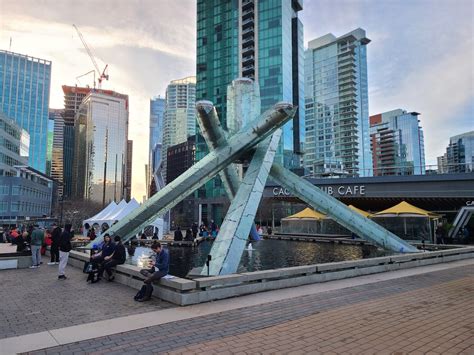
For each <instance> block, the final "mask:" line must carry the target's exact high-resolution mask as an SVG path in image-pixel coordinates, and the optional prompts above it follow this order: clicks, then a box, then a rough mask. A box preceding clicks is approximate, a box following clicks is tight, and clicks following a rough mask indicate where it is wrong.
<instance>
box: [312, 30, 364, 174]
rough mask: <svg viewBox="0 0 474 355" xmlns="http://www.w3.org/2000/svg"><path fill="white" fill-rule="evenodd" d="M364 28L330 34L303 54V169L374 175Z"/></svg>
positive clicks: (325, 172)
mask: <svg viewBox="0 0 474 355" xmlns="http://www.w3.org/2000/svg"><path fill="white" fill-rule="evenodd" d="M369 42H370V40H369V39H368V38H367V37H366V34H365V31H364V30H363V29H360V28H358V29H356V30H354V31H352V32H349V33H347V34H345V35H343V36H340V37H335V36H334V35H333V34H331V33H330V34H327V35H325V36H322V37H320V38H317V39H315V40H312V41H310V42H309V43H308V49H307V50H306V52H305V68H304V72H305V119H306V145H305V155H304V166H305V170H306V171H307V173H309V174H314V175H325V174H327V175H331V174H333V173H335V174H342V175H346V176H371V175H372V154H371V151H370V141H369V108H368V105H369V103H368V86H367V49H366V46H367V44H368V43H369Z"/></svg>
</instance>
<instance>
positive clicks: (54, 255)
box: [48, 223, 61, 265]
mask: <svg viewBox="0 0 474 355" xmlns="http://www.w3.org/2000/svg"><path fill="white" fill-rule="evenodd" d="M60 239H61V228H59V227H58V225H57V224H56V223H53V231H52V232H51V249H50V253H51V261H50V262H49V263H48V265H57V264H59V240H60Z"/></svg>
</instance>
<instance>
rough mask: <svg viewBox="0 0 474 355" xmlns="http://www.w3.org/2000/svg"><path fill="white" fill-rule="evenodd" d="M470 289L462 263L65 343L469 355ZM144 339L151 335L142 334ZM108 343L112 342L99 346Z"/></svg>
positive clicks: (471, 275)
mask: <svg viewBox="0 0 474 355" xmlns="http://www.w3.org/2000/svg"><path fill="white" fill-rule="evenodd" d="M473 285H474V266H465V267H463V268H452V269H447V270H443V271H439V272H436V273H428V274H423V275H416V276H411V277H406V278H400V279H395V280H390V281H383V282H377V283H373V284H367V285H361V286H357V287H350V288H345V289H340V290H334V291H328V292H323V293H318V294H313V295H307V296H301V297H296V298H292V299H285V300H281V301H277V302H271V303H267V304H262V305H258V306H254V307H248V308H246V309H236V310H231V311H226V312H220V313H217V314H211V315H206V316H202V317H197V318H194V319H191V320H183V321H177V322H173V323H168V324H162V325H159V326H153V327H148V328H145V329H140V330H137V331H131V332H125V333H121V334H117V335H110V336H107V337H103V338H97V339H91V340H86V341H82V342H78V343H75V344H72V345H74V346H76V349H77V347H79V348H80V349H85V350H86V352H87V350H88V349H89V348H90V349H91V351H95V352H100V353H110V352H112V351H115V350H114V349H116V347H117V345H116V344H120V345H121V346H123V347H122V348H121V349H120V350H121V351H122V353H129V352H134V351H135V350H137V349H138V350H140V349H143V350H146V351H145V352H148V351H150V352H151V353H164V352H168V353H172V354H178V353H206V354H212V353H222V352H225V351H229V352H231V353H236V352H238V351H241V352H245V353H288V352H289V351H292V352H295V353H304V354H307V353H308V352H318V353H336V354H341V353H351V354H356V353H362V354H367V353H377V354H398V353H400V354H407V353H410V354H412V353H416V352H420V353H428V352H438V351H439V350H440V349H439V347H440V346H443V348H442V349H443V351H442V352H441V351H439V352H440V353H446V354H458V353H469V350H471V349H472V347H473V345H474V344H473V343H472V339H473V338H474V334H473V329H474V319H473V317H472V311H473V310H474V298H473V297H472V293H473V292H472V291H474V286H473ZM262 297H264V294H262ZM147 334H148V335H151V334H153V336H150V337H146V335H147ZM144 337H145V338H144ZM124 340H126V342H125V343H124V342H123V341H124ZM109 341H112V342H113V343H114V344H112V345H108V344H106V345H104V342H109ZM97 344H100V346H98V347H97ZM68 349H72V348H67V346H60V347H54V348H51V349H47V350H48V351H47V353H48V354H49V353H50V351H56V352H58V351H60V352H62V351H63V350H68ZM309 349H313V351H310V350H309ZM471 353H472V352H471ZM35 354H36V353H35Z"/></svg>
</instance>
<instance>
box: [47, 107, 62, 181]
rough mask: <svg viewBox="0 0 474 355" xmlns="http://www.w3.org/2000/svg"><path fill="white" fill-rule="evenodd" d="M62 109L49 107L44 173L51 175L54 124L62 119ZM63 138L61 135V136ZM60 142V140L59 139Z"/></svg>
mask: <svg viewBox="0 0 474 355" xmlns="http://www.w3.org/2000/svg"><path fill="white" fill-rule="evenodd" d="M63 112H64V110H62V109H55V108H50V109H49V115H48V147H47V149H46V175H48V176H51V172H52V165H53V145H54V129H55V124H56V122H58V121H63V122H64V119H63V118H62V115H63ZM61 138H63V135H62V136H61ZM61 144H62V141H61Z"/></svg>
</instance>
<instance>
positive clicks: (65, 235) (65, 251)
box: [58, 224, 73, 280]
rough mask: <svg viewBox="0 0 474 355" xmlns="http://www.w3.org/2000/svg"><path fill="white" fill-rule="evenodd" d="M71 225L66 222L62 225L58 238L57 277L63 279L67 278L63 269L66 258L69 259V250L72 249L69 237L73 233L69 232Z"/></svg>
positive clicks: (70, 237)
mask: <svg viewBox="0 0 474 355" xmlns="http://www.w3.org/2000/svg"><path fill="white" fill-rule="evenodd" d="M71 228H72V225H71V224H66V225H65V226H64V231H63V232H62V233H61V237H60V238H59V270H58V274H59V275H58V279H59V280H65V279H67V277H66V274H65V271H66V265H67V260H68V259H69V252H70V251H71V249H72V245H71V239H72V237H73V234H72V232H71Z"/></svg>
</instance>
